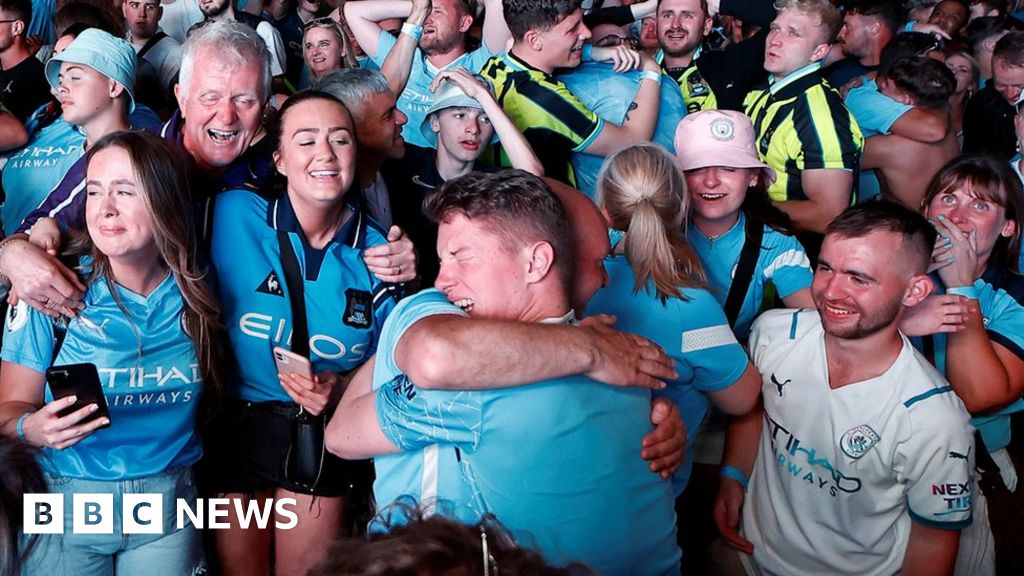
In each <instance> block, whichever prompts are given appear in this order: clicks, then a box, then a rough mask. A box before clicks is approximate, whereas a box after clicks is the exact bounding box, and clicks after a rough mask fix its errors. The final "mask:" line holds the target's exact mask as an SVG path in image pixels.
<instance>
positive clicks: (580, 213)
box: [544, 178, 611, 314]
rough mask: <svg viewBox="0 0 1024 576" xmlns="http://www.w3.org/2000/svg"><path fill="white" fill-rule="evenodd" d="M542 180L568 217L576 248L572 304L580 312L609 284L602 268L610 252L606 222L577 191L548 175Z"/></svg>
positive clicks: (594, 205)
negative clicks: (596, 293)
mask: <svg viewBox="0 0 1024 576" xmlns="http://www.w3.org/2000/svg"><path fill="white" fill-rule="evenodd" d="M544 181H545V182H546V183H547V185H548V186H549V187H551V191H552V192H554V193H555V195H556V196H558V199H559V200H561V202H562V207H563V208H564V209H565V213H566V216H568V218H569V228H570V229H571V230H572V238H573V241H574V242H575V248H576V253H575V254H574V255H573V275H572V286H571V297H572V307H573V309H575V310H576V313H577V314H582V313H583V310H584V308H586V306H587V302H589V301H590V298H591V297H592V296H593V295H594V293H595V292H597V291H598V290H599V289H600V288H601V287H603V286H604V285H605V284H607V283H608V275H607V273H606V272H605V269H604V259H605V256H607V255H608V252H609V251H611V245H610V244H609V242H608V223H607V222H606V221H605V219H604V215H603V214H601V210H600V209H599V208H598V207H597V205H596V204H594V202H593V201H592V200H590V198H587V196H586V195H585V194H583V193H582V192H580V191H579V190H577V189H575V188H572V187H570V186H567V185H565V184H563V183H561V182H559V181H557V180H553V179H551V178H544Z"/></svg>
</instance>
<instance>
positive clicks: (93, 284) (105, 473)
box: [0, 132, 222, 576]
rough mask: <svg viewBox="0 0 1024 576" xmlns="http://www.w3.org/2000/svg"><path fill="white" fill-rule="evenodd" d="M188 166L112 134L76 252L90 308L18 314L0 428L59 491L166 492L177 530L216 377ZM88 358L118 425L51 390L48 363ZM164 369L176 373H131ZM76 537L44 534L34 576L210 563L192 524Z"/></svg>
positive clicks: (144, 140) (172, 569)
mask: <svg viewBox="0 0 1024 576" xmlns="http://www.w3.org/2000/svg"><path fill="white" fill-rule="evenodd" d="M182 165H183V160H182V159H181V158H180V157H178V155H177V152H176V151H175V150H174V149H173V148H171V146H170V145H169V144H168V143H167V142H165V141H164V140H162V139H160V138H158V137H156V136H152V135H148V134H145V133H141V132H116V133H114V134H111V135H109V136H107V137H105V138H103V139H102V140H100V141H99V142H97V143H96V145H95V146H94V147H93V149H92V150H90V152H89V155H88V170H87V176H86V186H87V193H88V198H87V200H86V214H87V218H86V219H87V223H88V233H87V234H80V235H79V236H78V237H77V238H76V239H75V240H74V241H73V242H72V246H71V249H70V253H71V254H74V255H78V256H79V267H78V269H79V270H81V271H82V274H83V275H84V278H83V282H84V283H85V285H86V287H87V290H86V294H85V304H86V308H85V310H83V311H81V312H80V313H79V315H78V316H77V317H75V318H74V319H72V320H70V321H67V322H61V323H58V322H55V321H52V320H51V319H50V318H49V317H48V316H46V315H44V314H43V313H41V312H38V311H35V310H32V309H30V308H28V306H27V305H26V304H25V302H24V301H23V302H22V303H20V304H18V305H17V306H13V307H11V309H10V312H9V314H8V318H9V319H8V322H7V332H6V334H5V336H4V339H3V346H4V347H3V360H4V362H3V367H2V370H0V431H2V433H3V434H6V435H8V436H12V437H18V438H20V439H21V440H22V441H24V442H27V443H29V444H32V445H34V446H39V447H41V448H43V454H44V456H45V457H44V458H41V460H40V461H41V463H42V464H43V466H44V469H45V472H46V474H47V481H48V483H49V486H50V490H51V491H53V492H56V493H60V494H62V495H68V494H72V493H76V492H77V493H82V492H91V493H101V494H117V496H116V497H115V498H118V499H120V498H122V497H124V496H125V495H126V494H136V493H161V494H163V495H164V497H165V501H164V502H165V504H164V517H163V518H162V519H160V520H158V521H159V522H162V523H163V525H164V526H174V525H176V523H175V522H174V512H173V510H174V507H173V506H170V505H169V504H168V502H173V501H174V499H175V498H181V499H184V500H186V501H187V502H189V505H190V506H195V502H196V497H197V490H196V487H195V484H194V482H193V479H192V466H193V465H194V464H195V463H196V462H197V461H198V460H199V458H200V457H201V456H202V452H203V449H202V442H201V440H200V436H199V431H198V417H199V412H200V401H201V400H203V399H204V397H205V399H206V400H209V396H208V393H209V392H211V390H212V389H215V387H216V386H217V385H218V384H219V383H220V382H221V371H220V363H219V362H218V356H217V354H218V351H219V350H220V349H222V346H221V344H220V343H219V342H218V344H217V345H216V346H215V345H214V342H215V341H217V340H218V334H219V332H220V331H219V329H218V328H217V326H218V325H219V324H218V321H217V319H218V316H219V309H218V306H217V303H216V299H215V298H214V296H213V294H212V292H211V291H210V290H209V289H208V288H207V287H206V284H205V283H204V281H203V277H204V274H203V271H202V270H201V269H200V268H199V266H198V264H197V260H196V258H197V252H198V250H197V246H196V242H195V238H194V225H193V222H192V210H191V204H190V196H189V185H188V180H187V179H186V178H185V176H184V173H183V171H182V170H181V168H180V166H182ZM48 307H50V308H51V309H52V303H48ZM61 332H63V338H62V340H61V338H60V333H61ZM55 340H57V341H58V342H59V343H57V344H55V343H54V342H55ZM82 363H89V364H91V365H92V367H93V368H94V369H95V371H94V372H93V373H94V374H98V375H99V376H100V377H102V378H103V386H102V395H103V398H104V400H105V403H106V406H107V407H108V411H109V416H106V415H104V416H100V417H97V416H98V415H100V414H102V412H100V411H99V406H98V405H97V404H96V403H87V402H82V403H81V404H76V403H75V398H73V397H71V398H62V399H59V400H55V399H54V395H53V391H52V382H51V388H47V387H46V386H45V379H44V372H47V369H48V368H50V367H52V366H64V367H65V368H67V369H68V370H70V369H71V367H70V366H67V365H69V364H82ZM197 367H198V368H197ZM157 373H159V374H165V375H168V377H166V378H164V379H162V380H161V381H159V382H157V381H155V379H152V378H148V377H146V378H134V377H131V378H130V377H129V374H147V375H149V374H157ZM87 383H88V382H77V383H76V384H77V385H84V384H87ZM96 385H97V386H99V382H98V381H96ZM81 389H82V388H81V387H76V390H81ZM65 510H66V511H67V514H66V517H65V520H64V521H65V522H66V523H69V522H71V509H70V508H65ZM114 523H115V525H117V526H121V525H122V520H121V518H120V517H119V516H118V517H117V518H115V519H114ZM65 526H66V527H67V526H69V525H68V524H65ZM67 530H68V532H67V533H66V534H55V535H47V536H44V537H42V538H41V539H40V541H39V543H38V545H37V546H36V547H35V548H34V549H33V550H32V552H31V554H30V556H29V558H28V560H27V566H26V568H25V571H26V573H33V574H51V575H54V576H60V575H65V574H69V575H70V574H80V573H90V574H97V573H112V572H117V573H121V572H123V573H141V572H145V573H147V574H166V575H167V576H171V575H177V574H191V573H196V572H198V571H200V570H203V569H204V568H205V561H204V559H203V548H202V538H201V536H200V534H199V531H198V530H197V529H196V528H195V527H194V526H192V525H189V526H187V527H183V528H181V529H177V530H172V531H170V532H168V533H166V534H152V535H146V536H142V535H135V536H128V537H124V536H122V534H121V530H120V528H118V529H117V530H115V531H114V534H110V535H105V536H104V535H82V534H78V533H74V534H73V533H71V532H72V531H71V530H70V528H68V529H67Z"/></svg>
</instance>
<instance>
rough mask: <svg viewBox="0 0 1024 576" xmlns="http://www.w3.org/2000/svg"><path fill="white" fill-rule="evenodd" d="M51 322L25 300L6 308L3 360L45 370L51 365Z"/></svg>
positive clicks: (36, 369)
mask: <svg viewBox="0 0 1024 576" xmlns="http://www.w3.org/2000/svg"><path fill="white" fill-rule="evenodd" d="M53 349H54V337H53V322H52V321H51V320H50V318H49V317H48V316H46V315H45V314H42V313H41V312H37V311H36V310H34V309H32V308H31V307H30V306H29V305H28V304H26V303H25V301H24V300H22V301H21V302H18V305H17V306H10V307H9V308H8V309H7V318H6V321H5V322H4V340H3V353H2V356H3V360H4V361H5V362H11V363H13V364H19V365H21V366H24V367H26V368H30V369H32V370H35V371H36V372H40V373H44V372H46V369H47V368H49V367H50V366H52V365H53Z"/></svg>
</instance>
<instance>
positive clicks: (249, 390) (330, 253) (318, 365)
mask: <svg viewBox="0 0 1024 576" xmlns="http://www.w3.org/2000/svg"><path fill="white" fill-rule="evenodd" d="M346 210H347V212H348V214H349V217H348V221H347V222H346V223H345V224H344V225H343V226H342V227H341V229H340V230H339V231H338V233H337V234H336V235H335V237H334V239H333V240H332V241H331V242H330V243H328V244H327V246H325V247H324V249H323V250H316V249H314V248H311V247H310V246H309V245H308V244H307V243H306V241H305V238H304V236H303V235H302V233H301V228H300V227H299V224H298V221H297V220H296V218H295V212H294V211H293V209H292V206H291V203H290V202H289V201H288V196H287V195H283V196H281V197H280V198H277V199H273V200H270V201H268V200H267V199H265V198H263V197H261V196H259V195H257V194H256V193H254V192H250V191H248V190H231V191H228V192H224V193H222V194H221V195H219V196H218V197H217V202H216V204H215V207H214V219H213V221H214V224H213V238H212V246H211V248H210V253H211V254H210V257H211V260H212V262H213V266H214V268H215V270H216V273H217V284H218V290H219V292H220V300H221V308H222V310H223V313H224V322H225V324H227V328H228V334H229V335H230V337H231V345H232V349H233V350H234V353H235V354H234V355H235V366H234V368H235V371H234V374H235V378H234V380H233V381H232V382H231V384H230V385H229V386H228V394H229V395H231V396H234V397H237V398H241V399H242V400H249V401H252V402H267V401H277V402H291V401H292V400H291V398H290V397H289V396H288V394H287V393H285V391H284V389H282V388H281V384H280V383H279V382H278V380H277V368H276V367H275V365H274V358H273V355H272V353H271V350H272V349H273V347H274V346H282V347H284V348H290V347H291V332H292V322H291V315H292V314H291V307H290V306H289V300H288V287H287V285H286V282H285V275H284V267H283V266H282V264H281V254H280V248H279V245H278V239H277V234H278V231H279V230H280V231H285V232H287V233H288V238H289V241H290V242H291V245H292V248H293V249H294V250H295V254H296V257H297V258H298V260H299V266H300V268H301V270H302V273H303V276H304V279H305V282H304V288H303V289H304V291H305V306H306V319H307V324H308V326H309V348H310V353H311V358H310V360H311V361H312V363H313V371H314V372H321V371H324V370H330V371H333V372H339V373H345V372H349V371H350V370H352V369H353V368H357V367H359V366H360V365H361V364H362V363H363V362H365V361H366V359H367V358H369V357H370V356H372V355H373V352H374V350H375V349H376V345H377V338H378V336H379V334H380V328H381V325H382V324H383V323H384V318H385V317H387V315H388V313H390V312H391V310H392V308H394V305H395V302H396V300H397V298H398V292H399V290H398V287H397V286H396V285H394V284H389V283H385V282H381V281H380V280H378V279H377V278H376V277H375V276H374V275H373V274H371V273H370V271H369V270H367V268H366V264H364V263H363V250H364V249H366V248H369V247H371V246H377V245H380V244H385V243H386V242H387V239H386V236H385V232H383V231H382V230H380V228H379V227H378V226H377V224H375V223H374V222H373V221H372V220H371V219H370V218H369V217H368V216H366V215H365V214H364V213H363V211H362V210H359V209H357V208H356V207H355V206H348V207H347V208H346Z"/></svg>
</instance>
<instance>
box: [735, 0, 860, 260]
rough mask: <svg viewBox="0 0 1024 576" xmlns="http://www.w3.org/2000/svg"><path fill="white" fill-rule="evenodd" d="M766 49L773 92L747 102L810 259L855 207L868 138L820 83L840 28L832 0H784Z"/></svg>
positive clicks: (775, 190)
mask: <svg viewBox="0 0 1024 576" xmlns="http://www.w3.org/2000/svg"><path fill="white" fill-rule="evenodd" d="M776 7H777V8H778V10H779V13H778V16H777V17H776V18H775V20H774V21H773V22H772V24H771V27H770V32H769V33H768V42H767V45H766V47H765V58H764V68H765V70H767V71H768V72H770V73H771V75H772V76H771V77H770V79H769V85H768V86H765V87H762V88H761V89H759V90H753V91H751V92H750V94H748V95H747V99H746V101H745V102H744V105H745V107H746V113H747V116H750V118H751V119H752V120H753V121H754V130H755V131H756V133H757V135H758V153H759V154H760V155H761V159H762V160H764V162H765V163H766V164H768V165H769V166H771V167H772V168H774V169H775V172H776V174H777V176H778V178H777V179H776V181H775V182H774V183H773V184H772V185H771V186H770V187H769V188H768V194H769V196H771V199H772V201H773V202H774V203H775V205H776V206H778V207H779V208H780V209H781V210H782V211H783V212H785V213H786V214H788V215H789V217H790V218H791V219H792V220H793V224H794V225H795V226H796V228H797V229H798V230H800V231H802V232H804V233H805V234H804V236H802V237H801V238H800V239H801V242H802V243H803V245H804V247H805V248H807V252H808V255H811V256H812V260H813V257H814V256H815V255H816V254H817V247H818V245H819V244H820V241H821V236H820V234H821V233H822V232H824V230H825V226H827V225H828V223H829V222H831V221H832V220H833V219H834V218H835V217H836V216H838V215H839V213H840V212H842V211H843V209H844V208H845V207H847V206H849V205H850V202H851V199H852V193H853V187H854V186H853V185H854V178H855V176H856V173H857V170H858V164H859V162H860V155H861V150H862V149H863V148H864V138H863V137H862V136H861V132H860V128H859V127H858V126H857V122H856V120H854V118H853V116H852V115H851V114H850V111H849V110H847V109H846V106H844V105H843V101H842V98H840V96H839V93H838V92H836V91H835V90H833V89H832V87H830V86H829V85H828V83H826V82H825V81H824V80H823V79H822V77H821V61H822V59H824V58H825V56H826V55H827V54H828V52H829V47H830V45H831V43H832V41H833V39H834V38H835V34H836V32H837V31H838V29H839V27H840V25H841V24H842V16H841V15H840V13H839V9H838V8H837V7H836V6H834V5H833V4H832V3H831V2H830V1H829V0H780V2H778V3H776Z"/></svg>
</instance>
